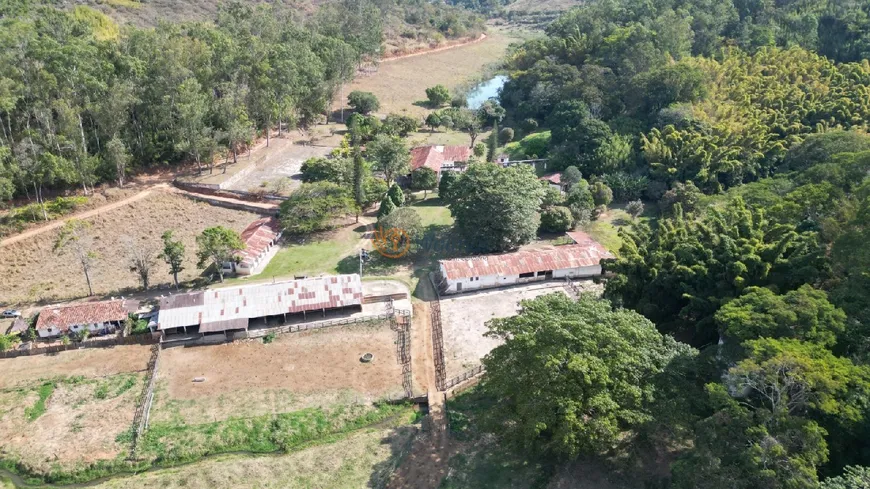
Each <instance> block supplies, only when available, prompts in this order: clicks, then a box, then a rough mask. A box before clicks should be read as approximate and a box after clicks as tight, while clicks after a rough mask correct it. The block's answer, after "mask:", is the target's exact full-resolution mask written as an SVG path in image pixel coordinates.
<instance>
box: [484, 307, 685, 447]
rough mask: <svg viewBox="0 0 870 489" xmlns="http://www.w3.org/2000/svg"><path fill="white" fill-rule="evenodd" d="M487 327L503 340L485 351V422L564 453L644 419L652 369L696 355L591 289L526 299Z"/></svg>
mask: <svg viewBox="0 0 870 489" xmlns="http://www.w3.org/2000/svg"><path fill="white" fill-rule="evenodd" d="M488 327H489V332H488V333H487V335H488V336H491V337H494V338H498V339H500V340H502V341H503V342H504V343H503V344H502V345H501V346H498V347H496V348H495V349H494V350H492V351H491V352H490V353H489V354H488V355H487V356H486V357H485V358H484V365H485V366H486V376H485V377H484V381H483V384H482V387H481V388H482V390H483V392H484V393H486V394H488V395H489V396H491V397H492V398H494V399H495V400H496V401H497V402H495V403H494V404H493V407H492V408H491V409H490V410H489V411H488V413H487V418H488V423H489V426H490V428H491V429H493V430H494V431H495V432H497V433H499V435H500V436H502V437H504V438H505V439H506V440H508V441H510V442H513V443H516V444H517V445H520V446H524V447H530V448H533V449H534V450H535V451H537V452H539V453H546V454H549V455H554V456H557V457H560V458H575V457H577V456H579V455H581V454H596V453H600V452H602V451H606V450H608V449H610V448H612V447H613V446H614V445H615V444H616V443H617V441H618V440H619V439H620V437H622V436H623V434H624V433H625V432H626V431H628V430H631V429H633V428H635V427H638V426H639V425H641V424H642V423H644V422H647V421H649V420H650V419H651V414H650V410H649V408H650V405H651V404H652V403H653V402H654V401H655V400H656V397H657V392H656V385H655V378H656V376H658V375H660V374H663V373H664V372H665V370H666V369H667V368H668V366H669V364H670V363H671V361H672V360H674V359H675V358H676V357H685V356H691V355H692V354H693V351H692V349H691V348H689V347H688V346H686V345H684V344H680V343H677V342H676V341H675V340H674V339H673V338H671V337H669V336H663V335H662V334H660V333H659V332H658V331H656V329H655V326H654V325H653V324H652V323H651V322H650V321H649V320H647V319H645V318H644V317H643V316H641V315H639V314H637V313H635V312H632V311H628V310H624V309H618V310H614V309H613V308H612V307H611V305H610V303H609V302H607V301H604V300H598V299H594V298H591V297H581V298H580V300H579V301H574V300H571V299H569V298H568V297H566V296H564V295H562V294H552V295H547V296H543V297H540V298H537V299H534V300H529V301H524V302H523V303H522V310H521V311H520V313H519V314H518V315H517V316H514V317H511V318H505V319H494V320H492V321H490V322H489V323H488Z"/></svg>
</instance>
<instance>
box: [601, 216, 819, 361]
mask: <svg viewBox="0 0 870 489" xmlns="http://www.w3.org/2000/svg"><path fill="white" fill-rule="evenodd" d="M620 234H621V236H622V237H623V240H624V241H623V246H622V248H621V249H620V252H619V258H618V259H616V260H615V261H613V262H610V263H608V264H607V265H606V267H607V270H608V271H610V272H612V273H613V274H614V277H613V278H611V279H610V280H608V282H607V285H606V288H605V293H606V295H607V296H608V297H609V298H611V299H613V300H614V301H615V302H617V303H619V304H620V305H622V306H624V307H630V308H632V309H635V310H636V311H638V312H640V313H642V314H643V315H644V316H646V317H648V318H650V319H652V320H653V321H655V322H656V324H658V325H659V327H660V328H661V329H662V330H663V331H669V332H673V331H683V332H688V331H691V332H693V334H694V335H695V340H694V341H696V342H697V343H698V344H705V343H708V342H710V341H715V340H716V339H717V338H718V334H717V333H718V331H717V328H716V327H715V323H714V322H713V315H714V314H715V313H716V311H718V310H719V308H720V307H721V306H722V305H723V304H724V303H726V302H728V301H730V300H731V299H733V298H735V297H737V296H739V295H740V294H741V293H742V292H743V290H744V289H746V288H747V287H751V286H758V287H766V286H777V287H779V288H780V290H784V291H788V290H792V289H795V288H797V287H799V286H800V285H802V284H804V283H811V282H813V280H814V279H815V278H816V277H819V276H820V275H821V274H822V273H823V272H824V270H825V264H824V258H823V253H822V249H821V248H820V247H819V245H818V242H817V237H816V235H815V234H814V233H810V232H799V231H798V230H797V229H795V227H794V226H790V225H783V224H778V223H775V222H771V221H770V220H768V219H767V218H766V217H765V213H764V211H763V210H762V209H755V208H749V207H748V206H747V205H746V204H745V203H744V202H743V201H742V200H741V199H734V200H732V201H730V202H728V203H727V204H725V205H724V206H723V207H721V208H710V209H708V210H707V212H706V214H705V215H704V216H703V217H702V218H700V219H694V218H686V217H685V216H683V214H682V211H681V210H680V209H679V208H678V209H677V212H676V213H675V217H673V218H668V219H662V220H660V221H659V223H658V226H657V228H656V231H652V230H651V229H650V228H649V226H647V225H646V224H637V225H635V226H634V228H633V229H632V230H631V231H630V232H627V231H621V232H620Z"/></svg>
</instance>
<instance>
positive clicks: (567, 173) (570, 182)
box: [561, 166, 583, 192]
mask: <svg viewBox="0 0 870 489" xmlns="http://www.w3.org/2000/svg"><path fill="white" fill-rule="evenodd" d="M580 180H583V174H582V173H580V170H578V169H577V167H576V166H569V167H568V168H565V170H564V171H562V178H561V182H562V183H563V184H564V185H565V189H566V190H567V191H568V192H570V191H571V188H572V187H574V185H577V184H578V183H580Z"/></svg>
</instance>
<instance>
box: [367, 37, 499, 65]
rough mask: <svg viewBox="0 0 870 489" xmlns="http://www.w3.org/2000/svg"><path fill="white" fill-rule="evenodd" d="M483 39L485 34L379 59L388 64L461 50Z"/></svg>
mask: <svg viewBox="0 0 870 489" xmlns="http://www.w3.org/2000/svg"><path fill="white" fill-rule="evenodd" d="M484 39H486V34H481V35H480V37H478V38H477V39H472V40H470V41H461V42H457V43H455V44H448V45H447V46H441V47H437V48H432V49H421V50H419V51H415V52H413V53H407V54H400V55H398V56H387V57H385V58H381V61H380V62H381V63H389V62H390V61H396V60H399V59H405V58H413V57H414V56H422V55H424V54H432V53H439V52H441V51H447V50H448V49H454V48H461V47H463V46H468V45H469V44H474V43H476V42H480V41H483V40H484Z"/></svg>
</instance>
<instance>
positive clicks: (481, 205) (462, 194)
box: [442, 163, 544, 252]
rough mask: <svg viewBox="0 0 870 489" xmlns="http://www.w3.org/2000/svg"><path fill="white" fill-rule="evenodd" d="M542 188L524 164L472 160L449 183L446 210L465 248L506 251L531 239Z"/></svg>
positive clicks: (535, 226)
mask: <svg viewBox="0 0 870 489" xmlns="http://www.w3.org/2000/svg"><path fill="white" fill-rule="evenodd" d="M543 196H544V189H543V187H542V186H541V184H540V182H539V181H538V178H537V177H536V176H535V172H534V170H533V169H532V168H531V167H529V166H526V165H516V166H510V167H507V168H503V167H501V166H499V165H495V164H492V163H475V164H471V165H469V167H468V170H467V171H466V172H465V173H463V174H461V175H460V176H459V177H458V178H457V180H456V181H455V182H453V183H452V184H451V185H450V188H449V192H448V195H442V198H447V199H448V200H449V206H450V213H451V214H453V217H454V218H455V219H456V229H457V230H458V231H459V234H460V235H461V236H462V237H463V239H465V241H466V243H467V245H468V247H469V248H471V249H473V250H475V251H478V252H493V251H506V250H512V249H516V248H518V247H519V246H521V245H523V244H525V243H528V242H530V241H531V240H532V239H534V237H535V235H536V232H537V230H538V217H537V211H538V208H539V206H540V204H541V199H542V198H543Z"/></svg>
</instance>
